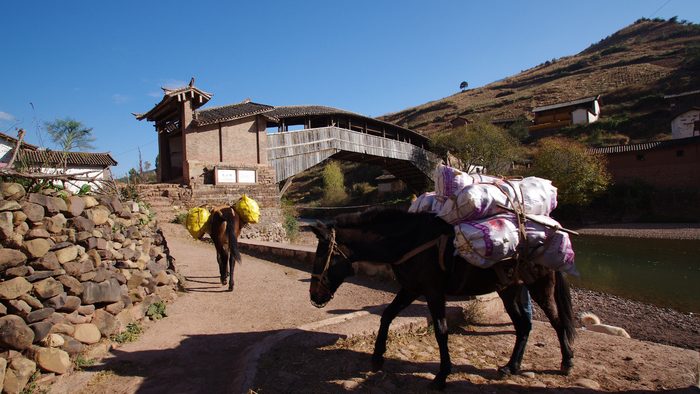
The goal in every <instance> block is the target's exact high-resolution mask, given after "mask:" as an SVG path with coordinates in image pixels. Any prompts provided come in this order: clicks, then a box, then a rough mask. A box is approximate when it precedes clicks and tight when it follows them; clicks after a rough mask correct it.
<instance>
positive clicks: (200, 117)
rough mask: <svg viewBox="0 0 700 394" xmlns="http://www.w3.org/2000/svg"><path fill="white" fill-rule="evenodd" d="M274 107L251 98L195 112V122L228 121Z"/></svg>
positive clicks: (263, 111) (201, 123) (199, 123)
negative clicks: (255, 101)
mask: <svg viewBox="0 0 700 394" xmlns="http://www.w3.org/2000/svg"><path fill="white" fill-rule="evenodd" d="M273 108H274V107H272V106H270V105H265V104H258V103H251V102H250V100H246V101H242V102H240V103H236V104H229V105H224V106H221V107H214V108H207V109H203V110H201V111H196V112H195V119H194V122H195V123H196V124H197V126H204V125H208V124H212V123H220V122H227V121H230V120H235V119H241V118H245V117H248V116H253V115H258V114H263V113H268V112H270V111H271V110H272V109H273Z"/></svg>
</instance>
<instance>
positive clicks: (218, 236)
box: [185, 194, 260, 291]
mask: <svg viewBox="0 0 700 394" xmlns="http://www.w3.org/2000/svg"><path fill="white" fill-rule="evenodd" d="M259 217H260V207H259V206H258V203H257V202H255V200H253V199H252V198H250V197H248V196H246V195H245V194H244V195H243V197H241V198H240V199H239V200H238V201H236V203H235V204H233V206H230V207H229V206H223V207H216V208H213V209H212V210H211V212H210V211H209V210H207V209H206V208H204V207H197V208H193V209H191V210H190V211H189V212H187V216H186V219H185V221H186V224H185V225H186V227H187V230H188V231H189V232H190V235H192V237H193V238H195V239H199V238H201V237H202V236H203V235H204V234H205V233H207V234H209V235H210V236H211V239H212V241H213V242H214V246H215V247H216V260H217V262H218V263H219V274H220V276H221V277H220V279H221V285H223V286H225V285H227V284H228V290H229V291H233V284H234V283H233V268H234V265H235V263H236V262H239V263H240V262H241V254H240V251H239V250H238V237H239V236H240V235H241V230H243V228H244V227H245V226H246V225H248V224H249V223H257V222H258V219H259Z"/></svg>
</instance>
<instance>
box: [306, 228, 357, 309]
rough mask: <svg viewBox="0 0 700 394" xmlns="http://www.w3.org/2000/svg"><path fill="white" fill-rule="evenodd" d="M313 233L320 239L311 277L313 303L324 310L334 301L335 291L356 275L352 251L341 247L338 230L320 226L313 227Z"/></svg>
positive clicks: (310, 289) (310, 290)
mask: <svg viewBox="0 0 700 394" xmlns="http://www.w3.org/2000/svg"><path fill="white" fill-rule="evenodd" d="M311 231H313V232H314V234H316V237H317V238H318V247H317V248H316V260H315V261H314V268H313V272H312V276H311V287H310V288H309V293H310V295H311V303H312V304H313V305H314V306H315V307H317V308H323V307H324V306H326V304H328V302H329V301H330V300H331V299H333V295H334V294H335V291H336V290H338V287H340V285H341V284H342V283H343V281H344V280H345V278H346V277H348V276H352V275H353V274H354V271H353V268H352V263H351V261H350V260H349V258H348V256H349V255H350V250H348V249H347V248H346V247H345V246H342V245H339V244H338V242H337V239H336V230H335V229H328V228H325V227H323V226H322V225H319V226H311Z"/></svg>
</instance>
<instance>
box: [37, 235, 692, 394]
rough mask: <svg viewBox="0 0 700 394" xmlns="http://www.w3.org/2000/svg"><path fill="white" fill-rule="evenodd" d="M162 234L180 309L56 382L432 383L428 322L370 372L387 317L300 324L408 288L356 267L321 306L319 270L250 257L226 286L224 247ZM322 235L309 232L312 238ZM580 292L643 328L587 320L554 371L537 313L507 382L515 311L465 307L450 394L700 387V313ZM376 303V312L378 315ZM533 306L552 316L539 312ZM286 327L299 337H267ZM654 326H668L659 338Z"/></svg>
mask: <svg viewBox="0 0 700 394" xmlns="http://www.w3.org/2000/svg"><path fill="white" fill-rule="evenodd" d="M164 235H165V236H166V238H167V240H168V245H170V246H171V252H172V253H173V256H174V258H175V259H176V264H178V266H179V267H180V269H181V270H182V271H181V273H182V274H183V275H184V276H185V277H186V278H187V283H186V288H187V291H186V293H183V294H182V295H181V296H180V297H179V299H178V300H177V301H176V302H174V303H173V304H172V305H169V306H168V311H169V312H170V316H169V317H168V318H166V319H163V320H161V321H158V322H154V323H153V324H151V325H150V326H149V327H148V329H147V330H146V333H145V334H144V335H143V336H142V337H141V338H140V339H139V340H138V341H136V342H133V343H131V344H126V345H122V346H118V347H117V348H116V349H114V350H113V351H112V352H111V353H112V354H111V356H109V357H107V358H105V359H103V361H102V362H100V363H98V364H96V365H95V366H94V367H92V368H90V369H89V370H86V371H84V372H80V373H76V374H73V375H72V376H71V377H70V378H68V379H65V380H62V381H61V382H57V384H55V385H53V387H52V388H51V391H52V392H55V393H73V392H81V393H86V394H87V393H161V392H188V393H230V392H234V393H239V392H241V393H243V392H246V391H247V388H250V389H251V391H247V392H248V394H252V393H256V394H268V393H329V392H345V391H346V390H347V391H351V392H362V393H370V392H371V393H374V394H382V393H410V392H413V393H424V392H428V391H427V389H426V388H425V386H426V384H427V383H428V382H429V381H430V379H432V376H433V375H432V374H433V373H434V372H435V371H436V366H437V360H439V357H438V355H437V348H436V345H435V343H434V336H433V334H432V332H431V331H430V329H429V328H426V325H425V324H423V325H421V326H419V327H416V326H414V327H412V328H411V329H410V330H405V331H402V332H396V333H394V334H392V336H391V342H390V343H389V351H388V352H387V364H386V368H385V371H383V372H380V373H375V374H373V373H370V372H368V366H369V354H370V353H371V349H372V346H373V344H374V338H373V336H372V335H365V333H367V332H371V330H372V329H376V327H378V323H376V322H374V323H372V324H370V325H368V326H367V327H368V328H369V330H366V329H365V328H363V329H362V330H355V331H353V332H354V333H355V334H357V333H359V334H358V335H349V336H348V337H347V338H345V339H344V337H345V335H330V336H329V335H328V334H323V333H322V332H318V331H313V332H309V331H304V330H298V329H297V327H301V326H303V325H305V324H306V325H308V324H316V322H320V321H327V319H329V318H335V317H338V318H341V317H343V316H348V314H350V315H352V314H355V313H363V312H364V311H366V310H368V309H367V308H370V309H371V306H377V305H378V306H382V305H386V304H387V303H388V302H389V301H390V300H391V298H392V293H393V292H394V291H395V290H396V289H395V286H392V284H391V283H386V282H373V281H371V280H369V279H368V278H361V277H355V278H353V281H352V283H346V284H344V285H343V286H341V288H340V289H339V293H338V294H337V295H336V297H335V299H334V300H333V301H332V303H331V304H330V305H329V307H327V308H324V309H316V308H314V307H312V306H311V305H309V302H308V301H309V300H308V278H309V274H308V268H304V267H301V266H298V265H295V264H293V263H289V262H285V261H277V260H274V259H273V260H268V259H267V258H264V256H260V257H261V258H256V257H252V256H247V255H245V256H244V262H243V264H242V265H240V266H239V267H237V268H236V289H235V291H234V292H233V293H228V292H225V291H223V290H222V288H221V286H220V285H219V284H218V280H217V267H216V263H215V254H214V250H213V246H212V245H209V244H206V243H203V242H198V241H194V240H192V239H191V237H189V236H188V235H187V233H186V230H184V228H182V227H179V226H176V225H170V224H168V225H164ZM305 235H308V234H305ZM301 238H303V237H301ZM301 238H300V239H301ZM297 241H298V242H299V240H297ZM313 241H314V239H313V238H312V237H307V238H306V241H305V242H313ZM573 297H574V305H576V308H577V309H576V313H580V312H583V311H589V312H593V313H596V314H598V315H599V316H600V317H601V319H602V320H603V322H604V323H608V324H615V325H620V326H622V327H624V328H625V329H627V331H628V332H630V334H631V335H632V337H633V339H626V338H620V337H612V336H608V335H604V334H599V333H594V332H586V331H581V332H580V335H579V338H578V339H577V342H576V343H575V345H574V350H575V352H576V358H575V360H574V361H575V363H576V370H575V373H574V374H572V375H571V376H562V375H559V374H558V373H557V372H556V371H557V370H558V368H559V362H560V359H561V356H560V355H559V346H558V343H557V340H556V337H555V334H554V331H553V330H552V329H551V327H550V326H549V324H548V323H544V322H541V321H535V324H534V326H535V328H534V330H533V333H532V335H531V337H530V342H529V345H528V348H527V351H526V356H525V359H524V364H523V371H524V374H522V375H519V376H514V377H512V378H510V379H506V380H497V376H496V373H495V368H496V367H497V366H498V365H503V364H504V363H505V362H506V361H507V357H508V356H509V354H510V351H511V349H512V345H513V332H512V326H511V325H510V323H509V322H508V321H507V320H504V314H503V313H500V314H498V313H496V314H495V315H494V314H491V315H490V316H491V317H487V318H485V319H483V320H478V319H470V317H469V316H466V315H465V316H464V318H460V319H457V320H456V321H453V323H452V325H451V328H450V330H451V332H452V333H453V334H452V335H451V336H450V350H451V352H453V355H452V359H453V362H454V367H453V374H452V375H451V376H450V381H449V383H448V388H447V389H446V390H445V392H447V393H464V392H466V393H513V392H520V393H525V392H533V391H537V390H546V391H547V392H551V393H567V394H571V393H576V394H579V393H580V394H583V393H591V392H594V391H593V390H595V391H597V392H599V391H614V392H640V391H635V390H643V391H641V392H648V391H667V390H668V389H677V390H678V391H677V392H688V393H700V390H698V389H697V384H698V376H697V375H698V353H697V352H696V351H693V350H686V349H697V348H698V345H697V343H696V342H693V336H694V337H698V334H697V333H698V327H699V325H698V319H696V318H695V317H692V318H691V317H690V316H687V315H682V314H677V313H674V312H673V311H666V310H656V309H649V307H648V306H645V305H643V304H638V303H633V302H630V301H627V300H622V299H618V298H616V297H612V296H609V295H605V294H599V293H592V292H586V291H579V290H575V289H574V292H573ZM496 301H498V300H496ZM377 313H378V312H371V313H370V315H371V317H372V318H374V319H378V315H377ZM467 315H468V313H467ZM628 315H629V316H628ZM493 316H495V317H493ZM630 316H636V317H637V318H636V319H629V317H630ZM472 317H473V316H472ZM535 317H536V318H541V317H540V316H539V313H538V311H535ZM324 319H326V320H324ZM506 319H507V318H506ZM356 320H358V319H352V320H351V321H356ZM422 321H423V322H425V320H424V318H423V320H422ZM288 329H292V330H294V332H298V334H294V335H290V336H288V337H286V339H283V340H281V341H274V345H272V346H270V347H269V348H268V347H266V346H263V345H264V344H265V343H267V342H268V341H269V340H270V339H272V338H274V337H275V336H276V335H278V334H280V333H284V332H286V330H288ZM683 332H685V333H687V335H684V334H683ZM654 333H656V334H659V335H660V334H667V335H666V338H657V339H654V337H653V334H654ZM319 338H320V339H321V341H319ZM678 338H684V339H683V340H678ZM652 341H658V342H660V343H669V344H673V345H674V346H679V347H669V346H665V345H661V344H657V343H654V342H652ZM663 341H666V342H663ZM673 341H675V342H673ZM261 346H262V347H261ZM681 347H684V348H686V349H683V348H681ZM259 349H263V350H259ZM256 352H259V353H258V354H259V355H260V359H259V360H258V361H257V368H253V369H251V365H252V364H251V363H250V360H251V355H252V354H254V353H256ZM243 381H245V382H250V385H248V386H246V389H245V390H238V389H237V388H239V387H240V388H243V386H245V385H242V384H241V382H243Z"/></svg>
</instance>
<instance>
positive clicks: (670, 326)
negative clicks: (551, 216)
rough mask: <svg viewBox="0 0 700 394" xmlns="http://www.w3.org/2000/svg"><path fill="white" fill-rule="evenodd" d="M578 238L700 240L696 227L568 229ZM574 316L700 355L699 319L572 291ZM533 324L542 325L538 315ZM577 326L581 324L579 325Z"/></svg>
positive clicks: (698, 226)
mask: <svg viewBox="0 0 700 394" xmlns="http://www.w3.org/2000/svg"><path fill="white" fill-rule="evenodd" d="M571 229H574V230H575V231H577V232H578V233H579V234H581V235H601V236H612V237H636V238H656V239H678V240H700V223H621V224H599V225H590V226H585V227H576V226H572V227H571ZM571 290H572V294H571V297H572V301H573V305H574V313H575V314H576V316H577V317H578V316H579V315H580V314H581V313H583V312H590V313H594V314H595V315H597V316H598V317H599V318H600V319H601V322H602V323H603V324H609V325H613V326H618V327H622V328H624V329H625V330H627V332H628V333H629V334H630V336H631V337H632V338H636V339H641V340H645V341H650V342H655V343H661V344H664V345H670V346H676V347H681V348H684V349H691V350H696V351H700V318H699V317H698V316H697V315H692V314H686V313H681V312H678V311H675V310H672V309H668V308H658V307H656V306H653V305H650V304H644V303H641V302H636V301H632V300H628V299H625V298H621V297H617V296H614V295H611V294H605V293H599V292H595V291H590V290H586V289H581V288H572V289H571ZM533 317H534V318H535V319H536V320H543V321H546V320H547V318H546V317H545V316H544V313H542V312H541V311H539V310H538V311H536V312H535V314H534V316H533ZM578 324H579V326H583V324H582V323H581V322H580V321H579V322H578Z"/></svg>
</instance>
